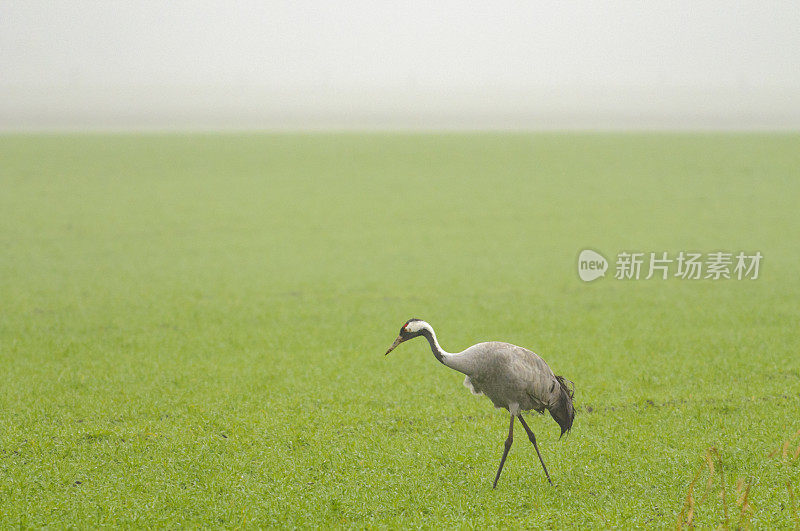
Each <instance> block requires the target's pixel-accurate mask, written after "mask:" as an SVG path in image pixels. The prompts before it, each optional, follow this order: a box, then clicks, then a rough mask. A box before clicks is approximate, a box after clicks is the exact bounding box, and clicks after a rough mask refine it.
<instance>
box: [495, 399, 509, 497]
mask: <svg viewBox="0 0 800 531" xmlns="http://www.w3.org/2000/svg"><path fill="white" fill-rule="evenodd" d="M513 442H514V415H511V424H510V425H509V426H508V438H507V439H506V445H505V446H506V447H505V449H504V450H503V458H502V459H500V468H498V469H497V475H496V476H495V477H494V485H492V488H493V489H494V488H497V480H498V479H500V472H502V471H503V465H504V464H505V463H506V457H508V451H509V450H511V443H513Z"/></svg>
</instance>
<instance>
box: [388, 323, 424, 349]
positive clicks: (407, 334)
mask: <svg viewBox="0 0 800 531" xmlns="http://www.w3.org/2000/svg"><path fill="white" fill-rule="evenodd" d="M428 328H430V325H429V324H428V323H426V322H425V321H423V320H422V319H409V320H408V321H406V322H405V323H404V324H403V326H401V327H400V333H399V334H398V335H397V339H395V340H394V343H392V346H391V347H389V350H387V351H386V354H389V353H390V352H391V351H393V350H394V349H395V347H397V345H399V344H400V343H402V342H404V341H408V340H409V339H414V338H415V337H417V336H421V335H422V334H423V333H424V332H425V330H426V329H428Z"/></svg>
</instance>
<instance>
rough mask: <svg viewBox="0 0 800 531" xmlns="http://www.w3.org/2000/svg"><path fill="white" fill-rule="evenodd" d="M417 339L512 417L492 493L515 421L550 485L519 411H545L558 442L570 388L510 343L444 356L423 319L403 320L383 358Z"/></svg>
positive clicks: (568, 421) (570, 414)
mask: <svg viewBox="0 0 800 531" xmlns="http://www.w3.org/2000/svg"><path fill="white" fill-rule="evenodd" d="M419 336H422V337H424V338H425V339H427V340H428V343H429V344H430V346H431V350H432V351H433V355H434V356H435V357H436V359H437V360H438V361H439V362H440V363H442V364H443V365H446V366H447V367H450V368H451V369H455V370H457V371H458V372H460V373H463V374H465V375H466V378H464V386H465V387H467V388H468V389H469V390H470V391H471V392H472V393H473V394H476V395H480V394H483V395H485V396H487V397H488V398H489V400H491V401H492V403H493V404H494V407H496V408H498V409H506V410H507V411H508V412H509V413H510V414H511V423H510V424H509V427H508V437H507V438H506V441H505V448H504V450H503V457H502V458H501V459H500V466H499V467H498V469H497V475H496V476H495V478H494V483H493V484H492V488H493V489H494V488H496V487H497V481H498V480H499V479H500V473H501V472H502V471H503V465H504V464H505V462H506V457H508V451H509V450H510V449H511V444H512V443H513V441H514V418H515V417H516V418H518V419H519V421H520V423H522V427H523V428H525V431H526V432H527V433H528V439H529V440H530V441H531V442H532V443H533V447H534V448H536V454H537V455H538V456H539V462H540V463H542V468H543V469H544V474H545V476H547V481H548V482H549V483H550V485H552V484H553V481H552V480H551V479H550V474H549V473H548V472H547V467H546V466H545V465H544V460H543V459H542V454H541V452H540V451H539V445H537V444H536V436H535V435H534V434H533V431H531V429H530V427H528V424H527V423H526V422H525V419H524V418H523V417H522V412H523V411H530V410H533V411H536V412H538V413H544V410H545V409H547V410H548V411H549V412H550V416H552V417H553V420H555V421H556V422H557V423H558V425H559V426H560V427H561V436H562V437H563V435H564V434H565V433H566V432H568V431H569V430H570V429H571V428H572V420H573V419H574V418H575V409H574V408H573V407H572V397H573V395H574V393H575V391H574V389H575V388H574V384H573V383H572V382H570V381H569V380H567V379H566V378H563V377H562V376H556V375H555V374H553V371H552V370H550V367H548V366H547V363H545V361H544V360H543V359H542V358H540V357H539V356H538V355H536V354H535V353H533V352H531V351H530V350H528V349H526V348H522V347H518V346H516V345H512V344H510V343H501V342H498V341H492V342H488V343H478V344H477V345H473V346H471V347H469V348H468V349H466V350H464V351H462V352H457V353H452V354H451V353H449V352H446V351H445V350H444V349H443V348H442V347H441V346H439V342H438V341H437V340H436V333H435V332H434V331H433V327H432V326H431V325H430V324H428V323H426V322H425V321H423V320H422V319H409V320H408V321H406V322H405V323H404V324H403V326H402V327H401V328H400V333H399V334H398V336H397V339H395V340H394V343H392V346H391V347H389V349H388V350H387V351H386V355H388V354H389V353H390V352H391V351H392V350H394V349H395V348H396V347H397V345H399V344H400V343H403V342H405V341H408V340H409V339H414V338H415V337H419ZM559 438H560V437H559Z"/></svg>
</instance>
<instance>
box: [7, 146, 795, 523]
mask: <svg viewBox="0 0 800 531" xmlns="http://www.w3.org/2000/svg"><path fill="white" fill-rule="evenodd" d="M798 168H800V136H798V135H744V134H741V135H727V136H725V135H710V134H709V135H706V134H693V135H660V134H652V135H626V134H621V135H605V134H602V135H601V134H598V135H557V134H556V135H419V136H415V135H354V134H345V135H333V134H331V135H274V136H270V135H242V136H236V135H225V136H214V135H208V136H202V135H200V136H180V135H164V136H158V135H152V136H124V135H118V136H113V135H112V136H103V135H97V136H93V135H82V136H4V137H0V244H1V245H2V252H1V253H0V367H1V368H2V369H0V373H1V374H2V381H0V527H3V528H5V527H9V526H12V525H13V526H17V525H22V526H39V525H45V524H51V525H54V526H56V527H61V526H65V525H80V526H90V527H93V526H97V525H101V524H116V525H134V526H141V525H149V526H174V525H176V524H184V525H201V526H217V525H221V526H232V525H256V524H260V525H277V526H306V525H318V526H329V525H335V526H338V525H357V526H367V525H376V524H377V525H381V526H389V527H395V526H399V525H404V526H432V527H439V526H451V525H469V526H475V527H484V526H498V527H506V526H508V527H570V528H581V527H586V526H599V527H608V526H614V525H617V526H624V527H629V526H634V525H639V526H658V527H668V526H674V525H676V524H677V523H678V521H679V517H680V513H681V511H682V510H684V515H683V518H684V519H686V518H688V517H689V515H688V513H689V509H692V513H691V518H692V519H693V521H694V522H696V523H698V524H700V525H704V526H715V525H717V524H719V523H721V522H723V521H724V519H725V516H724V511H725V508H724V507H723V501H725V502H726V503H727V506H728V507H727V510H728V513H729V515H728V518H729V522H730V523H731V524H732V525H733V524H735V523H736V522H738V521H739V519H740V518H741V517H742V506H744V517H745V518H750V519H751V522H752V523H753V524H754V525H756V526H758V527H772V526H781V527H789V526H792V525H793V523H794V522H795V521H796V520H793V518H796V514H797V509H796V507H797V505H798V502H800V460H797V459H794V460H793V456H794V454H793V452H794V451H795V447H796V446H797V445H798V444H800V442H798V440H797V439H795V440H794V442H792V443H791V444H790V445H788V446H787V447H786V452H785V457H784V453H783V452H782V451H778V453H777V454H775V453H773V452H774V450H776V449H779V448H783V447H781V444H782V443H783V441H785V440H788V439H790V438H791V437H792V436H793V434H795V433H796V432H797V430H798V429H799V428H800V420H798V419H800V413H799V412H800V355H799V353H798V347H800V339H799V337H798V322H800V307H799V306H798V302H797V301H798V297H800V279H799V277H798V263H800V243H798V234H800V215H799V214H798V210H797V206H798V198H800V180H798V173H797V172H798ZM585 247H591V248H594V249H598V250H600V251H603V252H604V253H606V255H607V256H608V257H609V258H613V257H614V255H615V254H616V253H617V252H618V251H621V250H640V251H670V252H671V253H676V252H678V251H680V250H700V251H703V252H711V251H716V250H728V251H739V250H745V251H756V250H758V251H761V253H762V254H763V255H764V257H765V258H764V262H763V264H762V267H761V278H759V279H758V280H756V281H716V282H715V281H695V282H692V281H685V280H679V279H671V280H667V281H656V280H651V281H644V280H640V281H638V282H637V281H628V282H624V281H618V280H614V279H613V278H611V276H608V277H607V278H605V279H602V280H599V281H596V282H593V283H591V284H585V283H583V282H581V281H580V280H579V279H578V277H577V273H576V267H575V261H576V257H577V254H578V252H579V251H580V250H581V249H583V248H585ZM410 317H420V318H423V319H426V320H428V321H429V322H431V323H432V324H433V325H434V326H435V327H436V329H437V333H438V335H439V338H440V341H441V342H442V344H443V346H444V347H445V348H446V349H448V350H451V351H458V350H461V349H462V348H464V347H466V346H469V345H471V344H473V343H476V342H478V341H482V340H492V339H500V340H505V341H510V342H513V343H517V344H520V345H524V346H527V347H529V348H531V349H533V350H535V351H536V352H538V353H540V354H541V355H542V356H543V357H544V358H545V359H546V360H547V361H548V362H549V363H550V365H551V367H553V368H554V369H555V370H556V372H557V373H560V374H564V375H565V376H567V377H568V378H570V379H572V380H574V382H575V384H576V386H577V394H576V398H575V399H576V406H577V408H578V413H577V417H576V419H575V426H574V429H573V431H572V433H571V434H570V436H568V437H565V438H564V439H562V440H561V441H559V440H558V426H557V425H556V424H555V423H554V422H553V421H552V420H551V419H550V418H549V416H545V417H539V418H533V419H531V421H530V423H531V427H532V428H533V430H534V431H535V432H536V433H537V437H538V439H539V442H540V446H541V448H542V450H543V454H544V458H545V461H546V463H547V464H548V468H549V469H550V471H551V474H552V476H553V479H554V482H555V483H556V487H555V488H551V487H549V486H548V485H547V483H546V482H545V480H544V477H543V474H542V471H541V469H540V467H539V464H538V461H537V460H536V454H535V452H534V450H533V448H532V446H531V445H530V444H529V443H528V442H527V440H526V439H525V437H524V434H523V432H522V431H521V430H518V432H517V438H516V442H515V444H514V447H513V448H512V450H511V454H510V456H509V459H508V462H507V463H506V468H505V471H504V473H503V477H502V478H501V480H500V484H499V485H498V489H497V490H496V491H492V490H491V480H492V478H493V474H494V472H495V470H496V466H497V464H498V461H499V458H500V455H501V452H502V447H503V439H504V438H505V430H506V429H507V428H506V426H507V418H506V414H505V412H501V411H499V410H494V409H493V408H492V407H491V404H490V403H489V401H488V400H486V399H485V398H478V397H474V396H472V395H470V394H469V392H468V391H467V390H466V389H465V388H464V387H462V385H461V382H462V379H463V377H462V376H461V375H459V374H458V373H455V372H453V371H450V370H449V369H447V368H445V367H443V366H441V365H439V364H438V363H436V361H435V360H434V358H433V356H431V353H430V350H429V349H428V348H427V345H426V344H425V343H424V341H422V340H416V341H414V342H411V343H408V344H405V345H402V346H401V347H399V348H398V350H397V351H395V352H394V353H392V355H390V356H389V357H384V356H383V352H384V351H385V349H386V348H387V347H388V346H389V344H390V343H391V342H392V340H393V339H394V337H395V335H396V333H397V331H398V329H399V327H400V325H401V324H402V323H403V322H404V320H405V319H407V318H410ZM712 446H713V447H716V448H717V449H718V452H719V458H716V457H713V458H712V460H711V462H712V463H713V464H714V465H715V471H714V475H713V476H710V474H709V472H708V470H706V471H705V472H704V471H703V470H702V469H701V467H702V466H703V463H704V460H703V456H704V455H705V454H706V450H707V449H708V448H709V447H712ZM770 454H772V456H770ZM720 464H722V470H720ZM698 472H700V473H701V474H700V476H699V477H698V480H697V481H696V482H695V485H694V490H693V492H694V495H693V496H692V498H691V499H692V502H693V504H694V506H693V508H690V507H688V506H687V507H685V505H687V504H686V497H687V493H688V492H689V486H690V483H691V482H692V479H693V478H694V477H695V474H696V473H698ZM720 472H722V473H723V474H724V480H723V479H722V477H721V475H720ZM709 477H711V480H712V481H711V487H710V488H709V494H708V495H707V496H706V497H705V499H703V496H702V495H703V492H704V491H705V490H706V488H707V485H708V484H707V479H708V478H709ZM787 482H791V483H790V485H791V486H792V487H793V488H794V496H795V499H794V501H792V500H791V497H790V493H789V489H788V488H787ZM737 483H738V487H739V493H737ZM747 485H749V486H750V489H749V493H748V494H747V503H745V502H744V501H743V500H741V499H740V498H742V497H743V494H744V492H745V491H746V489H747ZM723 486H724V488H725V492H726V496H725V498H724V500H723V498H722V497H721V495H720V493H721V490H722V487H723ZM737 499H738V500H739V503H737ZM792 504H794V506H793V505H792Z"/></svg>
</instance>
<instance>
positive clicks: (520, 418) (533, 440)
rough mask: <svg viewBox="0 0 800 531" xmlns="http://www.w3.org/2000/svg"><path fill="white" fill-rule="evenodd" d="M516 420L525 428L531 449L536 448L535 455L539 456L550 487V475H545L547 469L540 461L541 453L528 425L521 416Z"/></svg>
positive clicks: (542, 462) (540, 458)
mask: <svg viewBox="0 0 800 531" xmlns="http://www.w3.org/2000/svg"><path fill="white" fill-rule="evenodd" d="M517 418H519V421H520V422H521V423H522V427H523V428H525V431H527V432H528V439H530V440H531V442H532V443H533V447H534V448H536V455H538V456H539V462H540V463H541V464H542V468H543V469H544V475H545V476H547V481H549V482H550V485H552V484H553V481H552V480H551V479H550V474H548V473H547V467H546V466H544V459H542V454H541V452H539V445H538V444H536V436H535V435H534V434H533V432H532V431H531V429H530V428H529V427H528V424H527V423H526V422H525V419H524V418H522V415H517Z"/></svg>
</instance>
